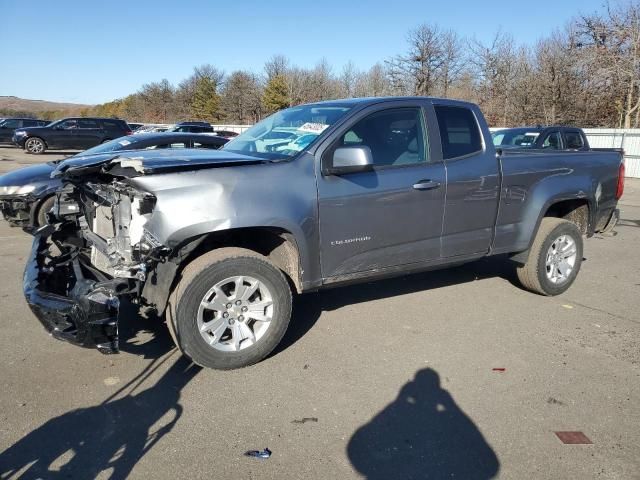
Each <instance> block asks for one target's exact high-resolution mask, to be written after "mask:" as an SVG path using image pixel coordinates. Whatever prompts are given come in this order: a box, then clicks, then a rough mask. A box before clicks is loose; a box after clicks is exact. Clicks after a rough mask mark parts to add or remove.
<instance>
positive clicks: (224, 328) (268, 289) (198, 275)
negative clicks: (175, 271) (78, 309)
mask: <svg viewBox="0 0 640 480" xmlns="http://www.w3.org/2000/svg"><path fill="white" fill-rule="evenodd" d="M167 317H168V318H167V320H168V322H169V328H170V329H171V330H172V333H173V334H174V340H175V341H176V343H177V345H178V347H179V348H180V350H181V351H182V352H183V353H184V354H185V355H186V356H188V357H190V358H191V359H192V360H193V361H194V362H195V363H197V364H199V365H202V366H204V367H210V368H216V369H224V370H226V369H233V368H241V367H246V366H248V365H251V364H254V363H256V362H259V361H260V360H262V359H263V358H265V357H266V356H267V355H268V354H269V353H271V351H273V349H274V348H275V347H276V346H277V345H278V343H280V340H282V337H283V336H284V333H285V331H286V329H287V326H288V325H289V319H290V318H291V289H290V287H289V284H288V282H287V280H286V278H285V277H284V275H283V273H282V272H281V271H280V270H279V269H278V268H277V267H276V266H275V265H273V264H272V263H271V262H269V260H268V259H267V258H265V257H264V256H262V255H259V254H257V253H255V252H252V251H251V250H245V249H241V248H222V249H219V250H214V251H212V252H209V253H207V254H205V255H203V256H202V257H199V258H197V259H196V260H194V261H193V262H192V263H190V264H189V265H188V266H187V267H186V268H185V269H184V271H183V273H182V278H181V279H180V282H179V283H178V285H177V286H176V288H175V290H174V291H173V293H172V295H171V298H170V300H169V306H168V309H167Z"/></svg>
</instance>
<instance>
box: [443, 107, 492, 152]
mask: <svg viewBox="0 0 640 480" xmlns="http://www.w3.org/2000/svg"><path fill="white" fill-rule="evenodd" d="M435 110H436V117H437V118H438V127H439V128H440V140H441V142H442V155H443V157H444V158H445V160H446V159H451V158H457V157H462V156H465V155H470V154H472V153H476V152H479V151H481V150H482V140H481V136H480V129H479V128H478V123H477V122H476V117H475V115H474V114H473V112H472V111H471V110H469V109H468V108H464V107H449V106H444V105H439V106H438V105H437V106H436V107H435Z"/></svg>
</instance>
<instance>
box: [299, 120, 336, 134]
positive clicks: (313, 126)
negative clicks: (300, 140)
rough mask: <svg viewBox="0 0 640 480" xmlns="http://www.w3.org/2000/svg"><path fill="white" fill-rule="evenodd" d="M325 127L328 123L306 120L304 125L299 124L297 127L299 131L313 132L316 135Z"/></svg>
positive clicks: (327, 126)
mask: <svg viewBox="0 0 640 480" xmlns="http://www.w3.org/2000/svg"><path fill="white" fill-rule="evenodd" d="M327 128H329V125H327V124H325V123H313V122H307V123H305V124H304V125H301V126H300V127H298V131H299V132H309V133H315V134H317V135H320V134H321V133H322V132H324V131H325V130H326V129H327Z"/></svg>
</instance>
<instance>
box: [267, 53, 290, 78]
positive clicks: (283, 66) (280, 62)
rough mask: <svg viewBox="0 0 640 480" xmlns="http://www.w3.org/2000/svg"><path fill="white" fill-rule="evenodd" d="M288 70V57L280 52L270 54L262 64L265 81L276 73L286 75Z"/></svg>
mask: <svg viewBox="0 0 640 480" xmlns="http://www.w3.org/2000/svg"><path fill="white" fill-rule="evenodd" d="M288 70H289V59H288V58H287V57H286V56H284V55H281V54H277V55H274V56H272V57H271V58H270V59H269V60H267V61H266V62H265V64H264V73H265V74H266V76H267V81H269V80H271V79H272V78H273V77H275V76H278V75H286V74H287V71H288Z"/></svg>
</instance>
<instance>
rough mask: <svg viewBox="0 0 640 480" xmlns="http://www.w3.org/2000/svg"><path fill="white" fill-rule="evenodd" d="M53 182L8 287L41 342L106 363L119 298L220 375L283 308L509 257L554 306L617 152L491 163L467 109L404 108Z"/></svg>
mask: <svg viewBox="0 0 640 480" xmlns="http://www.w3.org/2000/svg"><path fill="white" fill-rule="evenodd" d="M53 175H54V176H57V177H59V178H61V179H62V180H63V182H64V184H63V187H62V188H61V189H60V190H59V191H58V193H57V200H56V203H55V205H54V207H53V209H52V210H51V212H50V213H49V214H48V215H49V216H48V220H49V222H50V225H47V226H45V227H42V228H41V229H39V230H38V231H37V232H36V234H35V238H34V243H33V249H32V252H31V255H30V258H29V260H28V263H27V265H26V270H25V274H24V292H25V296H26V299H27V302H28V303H29V305H30V306H31V309H32V311H33V312H34V313H35V315H36V316H37V317H38V319H39V320H40V322H41V323H42V324H43V325H44V326H45V328H46V329H47V330H48V331H49V332H50V333H51V334H52V335H53V336H54V337H56V338H59V339H62V340H66V341H70V342H72V343H75V344H77V345H81V346H85V347H97V348H98V350H100V351H101V352H103V353H115V352H117V351H118V312H119V305H120V300H121V299H122V298H123V297H127V298H129V299H130V300H131V301H133V302H134V303H138V304H140V305H141V306H146V307H147V308H152V309H155V310H156V311H157V313H158V314H159V315H164V317H165V318H166V319H167V324H168V327H169V329H170V331H171V333H172V335H173V337H174V340H175V342H176V344H177V345H178V347H179V348H180V350H181V351H182V352H183V353H184V354H185V355H187V356H188V357H190V358H191V359H192V360H193V361H194V362H196V363H198V364H200V365H203V366H206V367H212V368H219V369H231V368H238V367H243V366H246V365H250V364H252V363H255V362H258V361H260V360H261V359H263V358H264V357H265V356H267V355H268V354H269V353H270V352H271V351H272V350H273V349H274V348H275V347H276V345H278V343H279V342H280V340H281V339H282V337H283V335H284V333H285V330H286V329H287V326H288V324H289V320H290V317H291V311H292V310H291V305H292V294H293V293H303V292H308V291H315V290H318V289H322V288H325V287H329V286H335V285H337V284H345V283H349V282H359V281H369V280H372V279H376V278H381V277H387V276H394V275H405V274H408V273H411V272H416V271H421V270H428V269H436V268H444V267H447V266H451V265H459V264H461V263H464V262H469V261H472V260H476V259H479V258H481V257H486V256H489V255H497V254H509V255H510V256H511V258H512V259H513V261H514V268H517V272H518V277H519V278H520V280H521V282H522V284H523V286H524V287H525V288H527V289H529V290H531V291H533V292H536V293H539V294H542V295H557V294H560V293H562V292H564V291H565V290H566V289H567V288H569V286H570V285H571V284H572V283H573V281H574V279H575V278H576V275H577V274H578V271H579V270H580V265H581V262H582V254H583V237H584V236H586V237H590V236H592V235H593V234H594V232H598V231H603V230H605V229H607V228H608V226H609V225H610V224H611V222H613V221H614V219H615V218H616V215H617V210H616V205H617V202H618V199H619V198H620V196H621V195H622V191H623V187H624V165H623V161H622V157H621V154H620V152H616V151H611V152H607V151H597V152H592V151H582V152H544V151H537V150H536V151H534V150H532V151H506V150H505V151H504V152H501V151H496V149H495V147H494V145H493V142H492V139H491V134H490V133H489V129H488V128H487V125H486V123H485V120H484V118H483V116H482V113H481V112H480V109H479V108H478V107H477V106H476V105H474V104H471V103H466V102H460V101H454V100H444V99H435V98H411V97H409V98H407V97H404V98H372V99H355V100H340V101H329V102H321V103H315V104H310V105H301V106H297V107H292V108H289V109H286V110H283V111H280V112H278V113H276V114H274V115H272V116H270V117H268V118H266V119H265V120H263V121H261V122H260V123H258V124H256V125H255V126H254V127H252V128H250V129H249V130H247V131H246V132H245V133H243V134H242V135H240V136H238V137H237V138H235V139H234V140H232V141H231V142H229V143H228V144H227V145H225V147H224V148H223V149H221V150H218V151H204V152H203V151H188V150H185V151H180V152H175V151H167V152H158V151H144V152H128V153H124V154H123V153H118V152H115V153H114V155H113V157H107V158H104V157H102V158H101V159H100V160H99V161H96V162H90V163H87V162H77V161H75V160H72V159H71V160H67V161H65V162H62V163H61V164H60V165H58V167H57V169H56V170H55V172H54V173H53ZM123 320H124V319H123Z"/></svg>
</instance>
